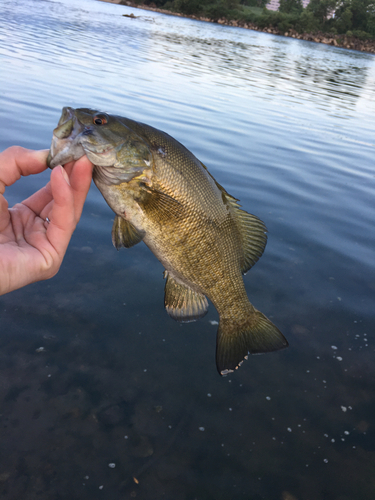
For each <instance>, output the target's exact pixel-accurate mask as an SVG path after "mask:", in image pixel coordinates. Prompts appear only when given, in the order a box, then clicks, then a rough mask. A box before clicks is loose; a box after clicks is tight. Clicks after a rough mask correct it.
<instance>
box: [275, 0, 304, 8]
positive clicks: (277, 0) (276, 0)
mask: <svg viewBox="0 0 375 500" xmlns="http://www.w3.org/2000/svg"><path fill="white" fill-rule="evenodd" d="M309 3H310V0H302V5H303V8H304V9H305V8H306V7H307V6H308V5H309ZM266 7H267V9H268V10H279V7H280V1H279V0H271V1H270V2H269V3H268V4H267V5H266Z"/></svg>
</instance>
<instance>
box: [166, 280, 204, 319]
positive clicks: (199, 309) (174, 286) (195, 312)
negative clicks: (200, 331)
mask: <svg viewBox="0 0 375 500" xmlns="http://www.w3.org/2000/svg"><path fill="white" fill-rule="evenodd" d="M165 276H166V277H167V282H166V284H165V295H164V305H165V309H166V311H167V313H168V314H169V316H171V318H173V319H175V320H176V321H181V322H184V323H188V322H189V321H194V320H196V319H198V318H203V316H205V314H206V313H207V309H208V301H207V299H206V297H205V296H204V295H203V294H201V293H198V292H194V290H192V289H191V288H189V287H188V286H186V285H182V284H180V283H178V282H177V281H176V280H175V279H174V278H172V277H171V276H170V275H169V274H168V273H167V272H166V273H165Z"/></svg>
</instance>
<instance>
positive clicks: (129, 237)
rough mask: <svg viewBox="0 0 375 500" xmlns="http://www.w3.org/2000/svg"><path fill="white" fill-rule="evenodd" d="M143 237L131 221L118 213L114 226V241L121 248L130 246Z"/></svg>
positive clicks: (116, 246)
mask: <svg viewBox="0 0 375 500" xmlns="http://www.w3.org/2000/svg"><path fill="white" fill-rule="evenodd" d="M142 239H143V234H141V233H140V232H139V231H138V230H137V229H136V228H135V227H134V226H133V224H132V223H131V222H129V221H127V220H126V219H123V218H122V217H120V216H119V215H116V217H115V221H114V223H113V227H112V243H113V246H114V247H115V248H116V249H117V250H119V249H120V248H121V247H125V248H130V247H132V246H134V245H136V244H137V243H139V242H140V241H142Z"/></svg>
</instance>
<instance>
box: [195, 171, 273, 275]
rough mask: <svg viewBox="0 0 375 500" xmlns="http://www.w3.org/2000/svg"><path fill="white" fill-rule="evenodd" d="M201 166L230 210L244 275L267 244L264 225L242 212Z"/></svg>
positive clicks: (233, 199) (238, 205)
mask: <svg viewBox="0 0 375 500" xmlns="http://www.w3.org/2000/svg"><path fill="white" fill-rule="evenodd" d="M201 163H202V162H201ZM202 166H203V168H205V169H206V171H207V173H208V175H209V176H210V177H211V178H212V180H213V181H214V182H215V184H216V186H217V187H218V189H219V190H220V191H221V196H222V198H223V201H224V203H226V204H227V205H229V206H230V207H231V209H232V213H233V215H234V220H235V222H236V225H237V228H238V231H239V233H240V236H241V240H242V248H243V260H242V262H241V272H242V274H245V273H247V271H248V270H249V269H250V268H251V267H252V266H253V265H254V264H255V263H256V262H257V261H258V260H259V259H260V257H261V256H262V254H263V252H264V249H265V247H266V243H267V235H266V232H267V228H266V225H265V224H264V222H263V221H261V220H260V219H259V218H258V217H256V216H255V215H252V214H249V213H247V212H245V210H242V209H241V205H240V204H239V203H238V200H237V198H234V197H233V196H231V195H230V194H228V193H227V192H226V190H225V189H224V188H223V186H221V185H220V184H219V183H218V182H217V181H216V179H214V177H212V175H211V174H210V172H209V171H208V169H207V167H206V166H205V165H204V164H203V163H202Z"/></svg>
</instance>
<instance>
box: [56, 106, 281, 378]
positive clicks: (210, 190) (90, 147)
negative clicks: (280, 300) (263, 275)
mask: <svg viewBox="0 0 375 500" xmlns="http://www.w3.org/2000/svg"><path fill="white" fill-rule="evenodd" d="M84 154H86V155H87V156H88V158H89V160H90V161H91V162H92V163H93V164H94V173H93V179H94V182H95V184H96V185H97V187H98V189H99V190H100V191H101V193H102V195H103V197H104V198H105V200H106V201H107V203H108V204H109V206H110V207H111V208H112V209H113V211H114V212H115V214H116V217H115V222H114V225H113V228H112V241H113V243H114V245H115V247H116V248H117V249H118V248H120V247H121V246H125V247H130V246H133V245H135V244H137V243H139V242H140V241H144V243H145V244H146V245H147V246H148V247H149V248H150V249H151V251H152V252H153V253H154V255H155V256H156V257H157V258H158V259H159V260H160V262H161V263H162V264H163V266H164V268H165V274H164V277H165V278H166V285H165V297H164V303H165V308H166V310H167V312H168V314H169V315H170V316H171V317H172V318H174V319H176V320H178V321H192V320H195V319H198V318H200V317H203V316H204V315H205V314H206V312H207V308H208V302H207V297H208V299H210V301H211V302H212V303H213V305H214V307H215V308H216V309H217V311H218V313H219V318H220V321H219V327H218V333H217V341H216V364H217V369H218V371H219V373H220V374H222V375H226V374H227V373H230V372H231V371H233V370H235V369H236V368H238V367H239V366H240V365H241V364H242V362H243V360H244V359H245V358H247V356H248V354H250V353H251V354H255V353H262V352H269V351H275V350H278V349H282V348H284V347H287V345H288V342H287V340H286V339H285V337H284V336H283V335H282V333H281V332H280V331H279V330H278V328H277V327H276V326H275V325H274V324H273V323H272V322H271V321H270V320H269V319H268V318H266V316H264V315H263V314H262V313H261V312H260V311H258V310H257V309H255V307H254V306H253V305H252V304H251V303H250V301H249V299H248V297H247V293H246V290H245V286H244V282H243V278H242V274H243V273H245V272H246V271H248V270H249V269H250V268H251V267H252V265H254V264H255V262H257V260H258V259H259V257H260V256H261V255H262V253H263V251H264V247H265V245H266V240H267V238H266V235H265V232H266V227H265V225H264V223H263V222H262V221H261V220H260V219H258V218H257V217H256V216H254V215H251V214H248V213H247V212H245V211H244V210H242V209H241V208H240V205H239V204H238V201H237V200H236V199H235V198H233V197H232V196H230V195H229V194H228V193H227V192H226V191H225V189H224V188H223V187H222V186H220V184H218V183H217V182H216V181H215V179H214V178H213V177H212V175H211V174H210V173H209V172H208V170H207V168H206V167H205V166H204V165H203V164H202V163H201V162H200V161H199V160H198V159H197V158H196V157H195V156H194V155H193V154H192V153H191V152H190V151H189V150H187V149H186V148H185V147H184V146H183V145H182V144H181V143H179V142H178V141H176V140H175V139H173V138H172V137H171V136H169V135H168V134H166V133H165V132H162V131H160V130H157V129H155V128H153V127H151V126H149V125H146V124H143V123H140V122H136V121H133V120H130V119H128V118H123V117H118V116H111V115H108V114H106V113H101V112H99V111H95V110H91V109H87V108H81V109H76V110H75V109H73V108H64V109H63V113H62V116H61V118H60V121H59V124H58V126H57V127H56V129H55V130H54V134H53V139H52V145H51V150H50V155H49V160H48V161H49V163H50V166H51V168H53V167H54V166H56V165H58V164H60V163H61V164H64V163H67V162H68V161H71V160H72V159H78V158H79V157H80V156H83V155H84Z"/></svg>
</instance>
